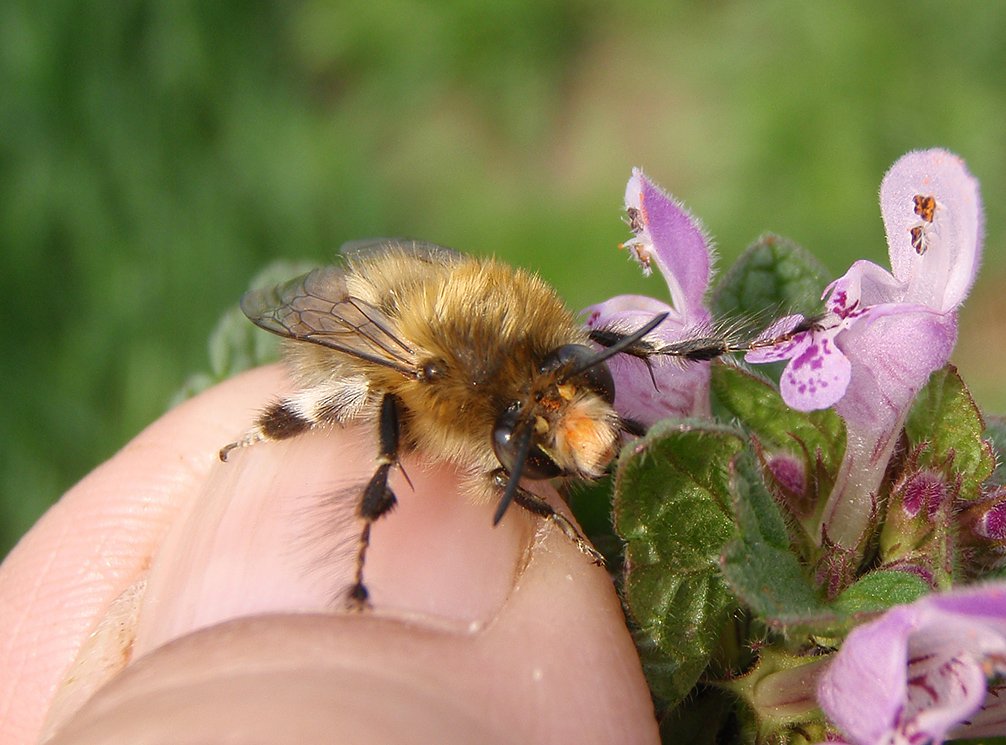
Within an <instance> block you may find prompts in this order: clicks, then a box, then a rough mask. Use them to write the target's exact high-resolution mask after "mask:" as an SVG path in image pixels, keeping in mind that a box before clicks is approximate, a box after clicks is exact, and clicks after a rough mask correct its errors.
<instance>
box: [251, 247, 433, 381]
mask: <svg viewBox="0 0 1006 745" xmlns="http://www.w3.org/2000/svg"><path fill="white" fill-rule="evenodd" d="M241 310H242V311H243V312H244V314H245V315H246V316H248V318H249V319H250V320H251V321H252V323H254V324H255V325H256V326H259V327H261V328H263V329H265V330H266V331H271V332H272V333H274V334H278V335H280V336H284V337H287V338H288V339H298V340H301V341H307V342H311V343H313V344H320V345H321V346H323V347H329V348H331V349H335V350H338V351H340V352H344V353H345V354H348V355H352V356H353V357H357V358H359V359H362V360H367V361H368V362H373V363H374V364H377V365H383V366H385V367H390V368H393V369H395V370H398V371H399V372H401V373H403V374H405V375H409V376H413V375H416V373H417V370H416V360H415V352H414V350H413V349H412V348H411V347H410V346H409V344H407V343H406V342H405V341H403V340H402V338H401V335H400V334H398V333H397V332H396V328H395V323H394V321H392V320H391V319H390V318H388V317H387V316H386V315H385V314H384V313H382V312H381V311H380V310H379V309H378V308H376V307H374V306H373V305H370V304H369V303H366V302H364V301H363V300H360V299H359V298H356V297H353V296H352V295H350V294H349V292H348V291H347V288H346V275H345V272H344V271H343V270H342V269H341V268H340V267H334V266H326V267H322V268H320V269H315V270H314V271H313V272H310V273H309V274H305V275H304V276H303V277H297V278H296V279H292V280H290V281H289V282H285V283H283V284H281V285H278V286H276V287H272V288H263V289H258V290H252V291H251V292H248V293H247V294H246V295H245V296H244V297H243V298H241Z"/></svg>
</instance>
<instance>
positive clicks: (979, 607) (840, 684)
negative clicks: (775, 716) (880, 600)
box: [817, 583, 1006, 744]
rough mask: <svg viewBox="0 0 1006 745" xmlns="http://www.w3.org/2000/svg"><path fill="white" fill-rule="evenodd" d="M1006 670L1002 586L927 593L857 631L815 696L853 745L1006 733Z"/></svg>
mask: <svg viewBox="0 0 1006 745" xmlns="http://www.w3.org/2000/svg"><path fill="white" fill-rule="evenodd" d="M1003 673H1006V584H1002V583H1000V584H990V585H985V586H981V587H974V588H969V589H967V590H963V591H958V592H953V593H948V594H945V595H929V596H927V597H924V598H922V599H921V600H918V601H916V602H915V603H912V604H911V605H903V606H899V607H896V608H893V609H892V610H890V611H888V612H887V613H885V614H884V615H883V616H881V617H880V618H879V619H877V620H876V621H873V622H871V623H868V624H864V625H863V626H859V627H858V628H856V629H854V630H853V631H852V633H850V634H849V636H848V638H847V639H846V640H845V642H844V644H843V645H842V649H841V650H840V651H839V652H838V654H837V656H836V657H835V660H834V661H833V662H832V663H831V665H830V666H829V667H828V669H827V670H826V671H825V672H824V674H823V675H822V676H821V678H820V680H819V682H818V688H817V696H818V701H819V702H820V704H821V707H822V708H823V709H824V711H825V713H826V714H827V715H828V717H829V718H830V719H831V720H832V721H833V722H834V723H835V724H836V725H837V726H838V727H839V728H840V729H841V730H842V731H843V733H844V734H845V735H846V737H847V738H848V740H849V742H852V743H864V744H865V743H878V744H879V743H885V744H886V743H928V742H932V743H936V744H938V743H942V742H943V741H944V740H945V739H946V738H947V737H950V736H953V737H982V736H986V735H994V734H1003V733H1004V732H1006V696H1003V697H1002V698H1000V697H999V692H1000V691H999V689H1000V687H1001V686H1000V685H999V683H998V682H997V681H998V678H997V676H999V675H1002V674H1003ZM990 683H991V685H990Z"/></svg>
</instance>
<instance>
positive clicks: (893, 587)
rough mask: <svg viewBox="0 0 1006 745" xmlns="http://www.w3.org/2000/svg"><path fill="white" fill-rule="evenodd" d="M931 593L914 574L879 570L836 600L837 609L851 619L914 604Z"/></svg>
mask: <svg viewBox="0 0 1006 745" xmlns="http://www.w3.org/2000/svg"><path fill="white" fill-rule="evenodd" d="M930 592H931V588H930V587H929V585H928V584H927V583H926V582H925V581H924V580H922V579H921V578H920V577H917V576H916V575H914V574H908V573H907V572H895V571H890V570H879V571H876V572H870V573H869V574H866V575H863V576H862V577H860V578H859V579H858V580H857V581H856V582H855V583H854V584H852V585H850V586H849V587H848V588H846V590H845V591H844V592H843V593H842V594H841V595H839V596H838V597H837V598H835V603H834V605H835V607H836V608H837V609H838V610H840V611H842V612H843V613H846V614H848V615H857V614H863V613H879V612H882V611H885V610H887V609H888V608H890V607H891V606H894V605H902V604H904V603H913V602H915V601H916V600H918V599H919V598H921V597H922V596H923V595H928V594H929V593H930Z"/></svg>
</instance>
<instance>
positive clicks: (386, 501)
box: [349, 394, 400, 608]
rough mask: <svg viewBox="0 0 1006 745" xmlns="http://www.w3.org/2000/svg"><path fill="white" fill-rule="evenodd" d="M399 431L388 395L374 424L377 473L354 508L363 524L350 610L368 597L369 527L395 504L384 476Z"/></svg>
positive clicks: (391, 462) (394, 406)
mask: <svg viewBox="0 0 1006 745" xmlns="http://www.w3.org/2000/svg"><path fill="white" fill-rule="evenodd" d="M399 431H400V427H399V420H398V399H397V398H396V397H395V396H393V395H391V394H388V395H386V396H385V397H384V399H383V400H382V401H381V415H380V419H379V421H378V436H379V440H380V452H379V453H378V457H377V462H378V466H377V471H376V472H375V473H374V475H373V476H372V477H371V479H370V481H369V482H368V483H367V486H366V488H365V489H364V490H363V497H362V498H361V499H360V505H359V507H358V509H357V515H358V516H359V517H360V518H361V519H362V520H363V521H364V524H363V531H362V532H361V533H360V541H359V543H358V544H357V545H358V548H357V554H356V580H355V582H354V583H353V585H352V586H351V587H350V588H349V603H350V606H351V607H354V608H363V607H366V606H367V598H368V596H369V593H368V592H367V586H366V585H365V584H364V582H363V565H364V563H365V562H366V559H367V548H368V547H369V546H370V527H371V525H373V523H374V521H375V520H377V518H379V517H381V516H382V515H385V514H387V513H388V512H390V511H391V509H392V508H393V507H394V506H395V503H396V501H397V499H396V497H395V493H394V492H393V491H391V487H389V486H388V473H389V472H390V471H391V468H392V466H395V465H397V464H398V435H399Z"/></svg>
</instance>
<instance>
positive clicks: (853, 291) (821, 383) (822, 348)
mask: <svg viewBox="0 0 1006 745" xmlns="http://www.w3.org/2000/svg"><path fill="white" fill-rule="evenodd" d="M880 205H881V213H882V214H883V218H884V226H885V228H886V230H887V243H888V248H889V254H890V259H891V268H892V272H888V271H887V270H885V269H883V268H881V267H879V266H877V265H876V264H873V263H871V262H869V261H857V262H856V263H854V264H853V265H852V267H850V269H849V271H848V272H846V274H845V276H843V277H842V278H840V279H838V280H836V281H835V282H833V283H832V284H831V285H830V286H829V287H828V289H827V290H826V291H825V294H826V295H827V297H828V300H827V303H826V313H825V315H824V317H823V318H820V319H816V320H814V321H813V322H808V321H805V320H804V319H803V318H802V317H799V316H796V317H790V318H787V319H783V321H781V322H779V323H777V324H775V325H774V326H773V328H771V329H769V330H768V331H766V332H765V333H764V334H763V335H762V338H763V339H772V338H780V337H782V336H784V335H785V334H784V332H785V331H786V330H787V329H793V328H796V327H797V324H801V323H802V324H803V325H804V326H806V327H807V329H806V330H804V331H802V332H801V333H797V334H795V335H794V336H793V337H792V338H791V339H789V340H788V341H786V342H785V343H781V344H778V345H775V346H770V347H768V348H765V349H759V350H756V351H753V352H749V353H748V355H747V356H746V359H747V361H748V362H753V363H760V362H774V361H777V360H784V359H788V360H789V364H788V365H787V366H786V369H785V370H784V371H783V375H782V379H781V381H780V391H781V393H782V396H783V399H784V400H785V401H786V403H787V404H789V405H790V406H792V407H793V408H795V409H799V410H801V411H810V410H812V409H821V408H826V407H829V406H834V407H835V411H837V412H838V413H839V415H841V416H842V418H843V419H844V420H845V423H846V430H847V433H848V442H847V446H846V453H845V459H844V461H843V463H842V467H841V469H840V471H839V473H838V476H837V479H836V484H835V487H834V489H833V491H832V494H831V496H830V497H829V500H828V504H827V506H826V508H825V510H824V514H823V516H822V521H821V527H822V530H823V532H822V533H821V534H820V535H819V536H818V539H819V540H824V538H825V537H827V538H828V539H830V540H832V541H834V542H835V543H838V544H841V545H843V546H846V547H855V546H856V545H857V544H858V543H859V541H860V539H861V538H862V537H863V535H864V532H865V530H866V528H867V527H868V522H869V517H870V514H871V512H872V510H873V507H874V505H873V499H874V495H875V493H876V490H877V487H878V485H879V483H880V480H881V479H882V477H883V473H884V468H885V467H886V465H887V461H888V459H889V458H890V455H891V451H892V449H893V447H894V443H895V439H896V436H897V433H898V432H899V431H900V429H901V427H902V425H903V424H904V419H905V416H906V415H907V413H908V408H909V406H910V405H911V403H912V400H913V399H914V398H915V395H916V394H917V393H918V391H919V389H920V388H922V386H923V385H925V382H926V380H927V379H928V378H929V375H930V374H931V373H932V372H933V371H934V370H937V369H939V368H940V367H942V366H943V365H944V364H946V362H947V360H948V359H949V358H950V352H951V350H952V349H953V346H954V342H955V341H956V339H957V312H956V311H957V308H958V306H959V305H960V304H961V302H962V301H963V300H964V298H965V297H966V296H967V294H968V291H969V290H970V289H971V285H972V283H973V282H974V278H975V274H976V272H977V270H978V264H979V260H980V257H981V245H982V236H983V218H982V208H981V197H980V195H979V191H978V182H977V181H976V180H975V179H974V178H973V177H972V176H971V174H970V173H968V171H967V169H966V168H965V166H964V163H963V161H961V159H960V158H958V157H957V156H955V155H953V154H951V153H948V152H946V151H945V150H924V151H917V152H912V153H909V154H908V155H905V156H904V157H902V158H901V159H899V160H898V162H897V163H895V164H894V166H893V167H892V168H891V170H890V171H888V173H887V175H886V176H885V177H884V180H883V183H882V184H881V186H880ZM824 533H826V534H827V535H826V536H825V535H824Z"/></svg>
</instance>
